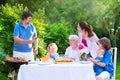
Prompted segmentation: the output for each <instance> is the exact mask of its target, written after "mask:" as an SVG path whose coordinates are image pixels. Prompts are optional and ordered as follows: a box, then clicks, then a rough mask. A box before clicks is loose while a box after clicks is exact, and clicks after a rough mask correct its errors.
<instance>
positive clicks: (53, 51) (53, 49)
mask: <svg viewBox="0 0 120 80" xmlns="http://www.w3.org/2000/svg"><path fill="white" fill-rule="evenodd" d="M47 50H48V53H47V56H49V57H50V58H52V59H53V60H56V57H58V56H59V55H58V53H57V51H58V47H57V45H56V44H55V43H50V44H49V45H48V47H47Z"/></svg>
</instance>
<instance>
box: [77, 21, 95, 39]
mask: <svg viewBox="0 0 120 80" xmlns="http://www.w3.org/2000/svg"><path fill="white" fill-rule="evenodd" d="M79 26H80V27H81V29H82V30H85V31H87V32H88V37H92V36H93V28H92V26H91V25H89V24H88V23H87V22H85V21H81V22H80V23H79Z"/></svg>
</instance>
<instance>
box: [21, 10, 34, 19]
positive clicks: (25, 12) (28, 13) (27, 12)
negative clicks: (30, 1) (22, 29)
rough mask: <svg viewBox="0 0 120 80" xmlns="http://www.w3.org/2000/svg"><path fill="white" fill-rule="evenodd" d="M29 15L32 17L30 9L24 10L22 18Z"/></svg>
mask: <svg viewBox="0 0 120 80" xmlns="http://www.w3.org/2000/svg"><path fill="white" fill-rule="evenodd" d="M29 16H31V17H32V13H31V11H24V12H23V14H22V20H24V19H27V18H28V17H29Z"/></svg>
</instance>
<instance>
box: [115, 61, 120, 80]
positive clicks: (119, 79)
mask: <svg viewBox="0 0 120 80" xmlns="http://www.w3.org/2000/svg"><path fill="white" fill-rule="evenodd" d="M116 80H120V62H117V68H116Z"/></svg>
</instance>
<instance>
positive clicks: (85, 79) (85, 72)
mask: <svg viewBox="0 0 120 80" xmlns="http://www.w3.org/2000/svg"><path fill="white" fill-rule="evenodd" d="M17 80H95V75H94V71H93V64H91V63H88V64H81V63H71V64H28V65H22V66H21V67H20V69H19V72H18V78H17Z"/></svg>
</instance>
